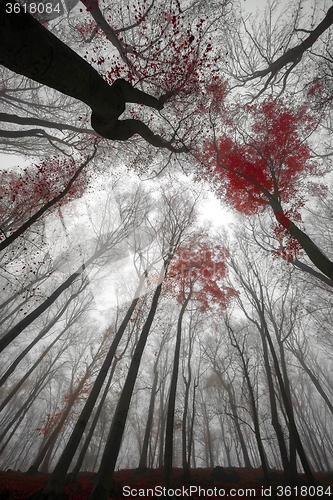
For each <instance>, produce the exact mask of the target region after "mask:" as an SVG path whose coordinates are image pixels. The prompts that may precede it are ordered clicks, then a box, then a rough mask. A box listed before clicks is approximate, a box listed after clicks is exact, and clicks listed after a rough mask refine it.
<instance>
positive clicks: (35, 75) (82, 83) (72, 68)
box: [0, 0, 186, 152]
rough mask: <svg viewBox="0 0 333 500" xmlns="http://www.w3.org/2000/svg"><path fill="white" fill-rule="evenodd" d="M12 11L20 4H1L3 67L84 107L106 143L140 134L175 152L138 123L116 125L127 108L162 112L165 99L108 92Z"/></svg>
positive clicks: (120, 86) (123, 85)
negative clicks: (142, 107) (139, 106)
mask: <svg viewBox="0 0 333 500" xmlns="http://www.w3.org/2000/svg"><path fill="white" fill-rule="evenodd" d="M6 5H7V6H6ZM8 5H10V6H11V8H8ZM15 5H16V6H17V5H18V4H16V3H15V2H14V0H11V2H5V1H4V0H2V1H1V4H0V7H1V9H2V15H1V33H2V36H1V53H0V62H1V64H3V65H4V66H6V67H8V68H9V69H11V70H12V71H14V72H16V73H19V74H22V75H24V76H26V77H28V78H31V79H32V80H35V81H37V82H39V83H42V84H43V85H47V86H49V87H51V88H54V89H56V90H58V91H60V92H62V93H64V94H66V95H69V96H71V97H74V98H76V99H79V100H80V101H82V102H84V103H85V104H87V105H88V106H89V107H90V108H91V110H92V115H91V124H92V126H93V128H94V130H96V132H97V133H99V134H100V135H102V136H103V137H105V138H107V139H112V140H123V141H125V140H127V139H129V138H130V137H132V136H133V135H134V134H139V135H141V136H142V137H143V138H144V139H145V140H147V141H148V142H149V143H150V144H152V145H153V146H156V147H165V148H168V149H170V150H171V151H177V150H176V149H175V148H174V147H173V146H172V145H171V142H170V141H166V140H164V139H162V137H160V136H159V135H155V134H153V132H152V131H151V130H150V129H149V128H148V127H147V125H145V124H144V123H143V122H141V121H140V120H131V119H127V120H122V121H119V120H118V118H119V116H120V115H121V114H122V113H123V112H124V111H125V103H126V102H134V103H138V104H145V105H146V106H150V107H152V108H154V109H157V110H161V109H162V108H163V105H164V102H165V100H166V99H167V96H162V97H161V98H160V99H156V98H155V97H153V96H150V95H149V94H146V93H145V92H142V91H140V90H138V89H136V88H134V87H132V85H131V84H130V83H128V82H126V81H125V80H124V79H118V80H116V81H115V82H114V83H113V84H112V85H111V86H109V85H108V84H107V83H106V82H105V81H104V80H103V78H102V77H101V76H100V75H99V74H98V73H97V71H96V70H94V69H93V68H92V67H91V66H90V65H89V64H88V63H87V62H86V61H85V60H84V59H82V58H81V57H79V56H78V55H77V54H76V53H75V52H74V51H72V50H71V49H70V48H69V47H67V46H66V45H65V44H64V43H62V42H61V41H60V40H59V39H57V38H56V37H55V36H54V35H52V34H51V33H50V32H49V31H48V30H47V29H46V28H44V26H42V25H41V24H40V23H39V22H38V21H37V20H35V19H34V18H33V17H32V16H31V15H30V14H29V13H27V12H24V10H23V9H21V8H20V9H19V12H15ZM16 8H17V7H16ZM32 54H33V57H31V56H32ZM36 60H37V64H36ZM64 75H66V78H65V79H64ZM181 151H183V152H184V151H186V148H185V147H182V148H179V149H178V152H181Z"/></svg>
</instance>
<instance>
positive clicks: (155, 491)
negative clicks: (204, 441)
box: [0, 467, 333, 500]
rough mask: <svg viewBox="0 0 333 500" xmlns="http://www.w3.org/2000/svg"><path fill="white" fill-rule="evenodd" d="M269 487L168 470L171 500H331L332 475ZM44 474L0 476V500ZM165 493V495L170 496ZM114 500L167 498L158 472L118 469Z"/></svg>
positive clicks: (247, 478)
mask: <svg viewBox="0 0 333 500" xmlns="http://www.w3.org/2000/svg"><path fill="white" fill-rule="evenodd" d="M270 476H271V479H270V481H271V486H270V487H267V485H265V483H264V478H263V473H262V470H261V469H251V470H249V469H245V468H232V469H223V468H222V467H217V468H215V469H214V471H213V470H212V469H192V470H191V479H190V480H187V481H185V480H184V477H183V470H182V469H174V470H173V489H174V495H175V498H181V499H186V498H188V499H192V500H195V499H221V498H223V497H224V498H229V499H235V500H239V499H243V500H245V499H248V498H254V499H268V498H271V499H274V498H275V499H277V500H279V499H282V500H284V499H294V498H295V499H298V500H306V499H314V498H318V499H319V498H320V499H330V500H333V473H329V474H324V473H319V474H316V481H317V484H318V486H317V487H316V490H315V489H314V487H313V486H310V487H309V486H306V484H307V483H306V481H305V478H304V475H300V481H299V484H298V485H297V486H293V485H290V484H289V485H286V484H285V483H284V482H283V474H282V472H279V471H271V473H270ZM48 477H49V476H48V475H47V474H38V475H36V476H28V475H26V474H24V473H22V472H17V471H6V472H5V471H0V500H24V499H26V498H27V497H28V496H29V495H31V494H32V493H34V492H35V491H37V490H39V489H41V488H43V486H44V485H45V483H46V482H47V480H48ZM93 479H94V474H92V473H89V472H87V473H81V474H80V475H79V477H78V479H77V481H75V482H74V483H73V484H71V485H69V486H67V487H66V488H65V489H64V493H63V500H88V498H89V494H90V492H91V489H92V487H93ZM169 494H170V492H169ZM110 498H112V499H113V500H116V499H122V500H125V499H128V500H133V499H138V498H144V499H145V498H147V499H158V498H168V496H167V495H165V491H163V470H162V469H147V470H146V471H139V470H120V471H117V472H115V475H114V485H113V490H112V495H111V496H110Z"/></svg>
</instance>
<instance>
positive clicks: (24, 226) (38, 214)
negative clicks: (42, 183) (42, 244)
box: [0, 146, 97, 251]
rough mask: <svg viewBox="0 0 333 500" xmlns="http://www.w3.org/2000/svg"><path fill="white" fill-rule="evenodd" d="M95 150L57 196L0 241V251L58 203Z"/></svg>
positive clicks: (91, 157) (92, 156)
mask: <svg viewBox="0 0 333 500" xmlns="http://www.w3.org/2000/svg"><path fill="white" fill-rule="evenodd" d="M96 151H97V149H96V146H95V149H94V152H93V154H92V155H91V156H88V158H87V159H86V161H85V162H84V163H82V165H81V166H80V167H79V168H78V169H77V171H76V172H75V174H74V175H73V176H72V177H71V179H70V180H69V181H68V183H67V185H66V187H65V188H64V189H63V190H62V191H61V193H59V194H58V195H57V196H55V197H54V198H52V199H51V200H49V201H48V202H47V203H45V204H44V205H43V206H42V207H41V208H40V209H39V210H37V212H36V213H35V214H34V215H32V216H31V217H29V219H28V220H27V221H26V222H25V223H24V224H22V225H21V226H20V227H19V228H17V229H15V231H14V232H13V234H11V235H10V236H8V237H7V238H5V239H4V241H2V242H0V251H1V250H4V249H5V248H7V247H8V246H9V245H10V244H11V243H13V242H14V241H15V240H16V239H17V238H19V237H20V236H22V234H23V233H25V231H26V230H27V229H28V228H30V227H31V226H32V224H34V223H35V222H36V221H37V220H38V219H40V218H41V217H42V216H43V215H44V214H45V212H47V211H48V210H49V209H50V208H52V207H53V206H55V205H56V204H57V203H59V202H60V201H61V200H62V199H63V198H64V197H65V196H66V195H67V194H68V192H69V191H70V190H71V188H72V186H73V184H74V182H75V181H76V179H77V178H78V177H79V175H80V173H81V172H82V170H83V169H84V167H86V166H87V165H88V163H89V162H90V161H91V160H92V159H93V158H94V156H95V154H96Z"/></svg>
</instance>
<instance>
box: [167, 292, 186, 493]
mask: <svg viewBox="0 0 333 500" xmlns="http://www.w3.org/2000/svg"><path fill="white" fill-rule="evenodd" d="M191 295H192V290H191V291H190V292H189V294H188V296H187V297H186V299H185V300H184V303H183V305H182V307H181V310H180V313H179V317H178V324H177V337H176V346H175V356H174V361H173V369H172V375H171V382H170V392H169V402H168V411H167V421H166V430H165V448H164V471H163V483H164V486H165V487H166V488H167V489H169V488H171V486H172V459H173V433H174V419H175V405H176V393H177V382H178V371H179V358H180V344H181V336H182V323H183V317H184V314H185V311H186V307H187V305H188V303H189V301H190V299H191Z"/></svg>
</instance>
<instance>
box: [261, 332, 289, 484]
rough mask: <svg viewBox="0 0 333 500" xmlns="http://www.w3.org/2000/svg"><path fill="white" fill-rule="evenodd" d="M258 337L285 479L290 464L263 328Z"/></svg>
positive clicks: (272, 422) (273, 425) (272, 421)
mask: <svg viewBox="0 0 333 500" xmlns="http://www.w3.org/2000/svg"><path fill="white" fill-rule="evenodd" d="M260 336H261V342H262V347H263V353H264V363H265V371H266V376H267V383H268V392H269V402H270V410H271V417H272V420H271V424H272V427H273V429H274V431H275V434H276V437H277V441H278V445H279V450H280V455H281V459H282V464H283V469H284V473H285V474H286V477H287V475H288V474H290V472H291V471H290V462H289V458H288V452H287V447H286V442H285V440H284V434H283V430H282V427H281V424H280V421H279V416H278V410H277V404H276V396H275V388H274V382H273V376H272V370H271V366H270V362H269V355H268V347H267V340H266V337H265V330H264V329H263V328H261V329H260Z"/></svg>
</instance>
